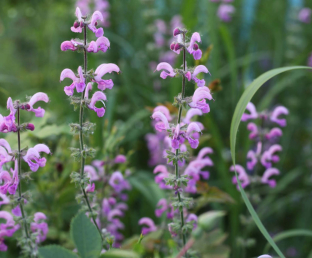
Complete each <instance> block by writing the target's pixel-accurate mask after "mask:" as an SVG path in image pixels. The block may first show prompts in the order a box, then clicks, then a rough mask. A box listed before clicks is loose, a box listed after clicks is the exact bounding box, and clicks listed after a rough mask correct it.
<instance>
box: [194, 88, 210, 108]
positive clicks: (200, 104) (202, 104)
mask: <svg viewBox="0 0 312 258" xmlns="http://www.w3.org/2000/svg"><path fill="white" fill-rule="evenodd" d="M206 99H208V100H212V96H211V93H210V90H209V88H208V87H206V86H203V87H200V88H197V89H196V90H195V92H194V95H193V97H192V102H191V103H189V106H190V107H191V108H198V109H200V110H201V111H202V112H203V113H209V112H210V107H209V105H208V104H207V103H206Z"/></svg>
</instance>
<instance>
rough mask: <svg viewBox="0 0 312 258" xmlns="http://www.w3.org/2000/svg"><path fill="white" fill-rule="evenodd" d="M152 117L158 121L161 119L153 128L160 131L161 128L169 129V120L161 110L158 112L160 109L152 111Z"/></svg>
mask: <svg viewBox="0 0 312 258" xmlns="http://www.w3.org/2000/svg"><path fill="white" fill-rule="evenodd" d="M152 118H153V119H155V120H156V121H158V120H160V121H161V122H158V123H157V124H156V125H155V129H156V130H157V131H159V132H161V131H162V130H168V129H170V126H169V122H168V120H167V118H166V116H165V115H164V114H163V113H162V112H160V111H156V112H154V113H153V115H152ZM159 123H161V124H159Z"/></svg>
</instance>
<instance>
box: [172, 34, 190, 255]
mask: <svg viewBox="0 0 312 258" xmlns="http://www.w3.org/2000/svg"><path fill="white" fill-rule="evenodd" d="M183 43H184V45H185V33H183ZM185 71H186V53H185V47H183V72H185ZM184 97H185V76H183V77H182V99H183V98H184ZM181 116H182V105H180V107H179V114H178V124H180V122H181ZM178 155H179V149H176V157H177V156H178ZM175 175H176V178H177V179H178V178H179V177H180V173H179V164H178V162H177V163H176V165H175ZM178 199H179V202H181V195H180V192H179V191H178ZM180 217H181V229H182V228H183V227H184V213H183V209H182V211H181V212H180ZM182 240H183V248H184V247H185V244H186V234H183V233H182ZM185 256H186V258H187V257H188V255H187V252H186V253H185Z"/></svg>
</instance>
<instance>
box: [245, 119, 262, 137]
mask: <svg viewBox="0 0 312 258" xmlns="http://www.w3.org/2000/svg"><path fill="white" fill-rule="evenodd" d="M247 129H248V130H249V131H250V134H249V139H255V138H256V137H257V136H258V135H259V131H258V126H257V125H256V124H255V123H248V125H247Z"/></svg>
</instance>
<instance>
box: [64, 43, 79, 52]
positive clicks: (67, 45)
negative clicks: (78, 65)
mask: <svg viewBox="0 0 312 258" xmlns="http://www.w3.org/2000/svg"><path fill="white" fill-rule="evenodd" d="M77 49H78V48H77V46H75V45H74V44H73V43H72V42H71V41H64V42H63V43H62V44H61V50H62V51H67V50H71V51H75V50H77Z"/></svg>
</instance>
